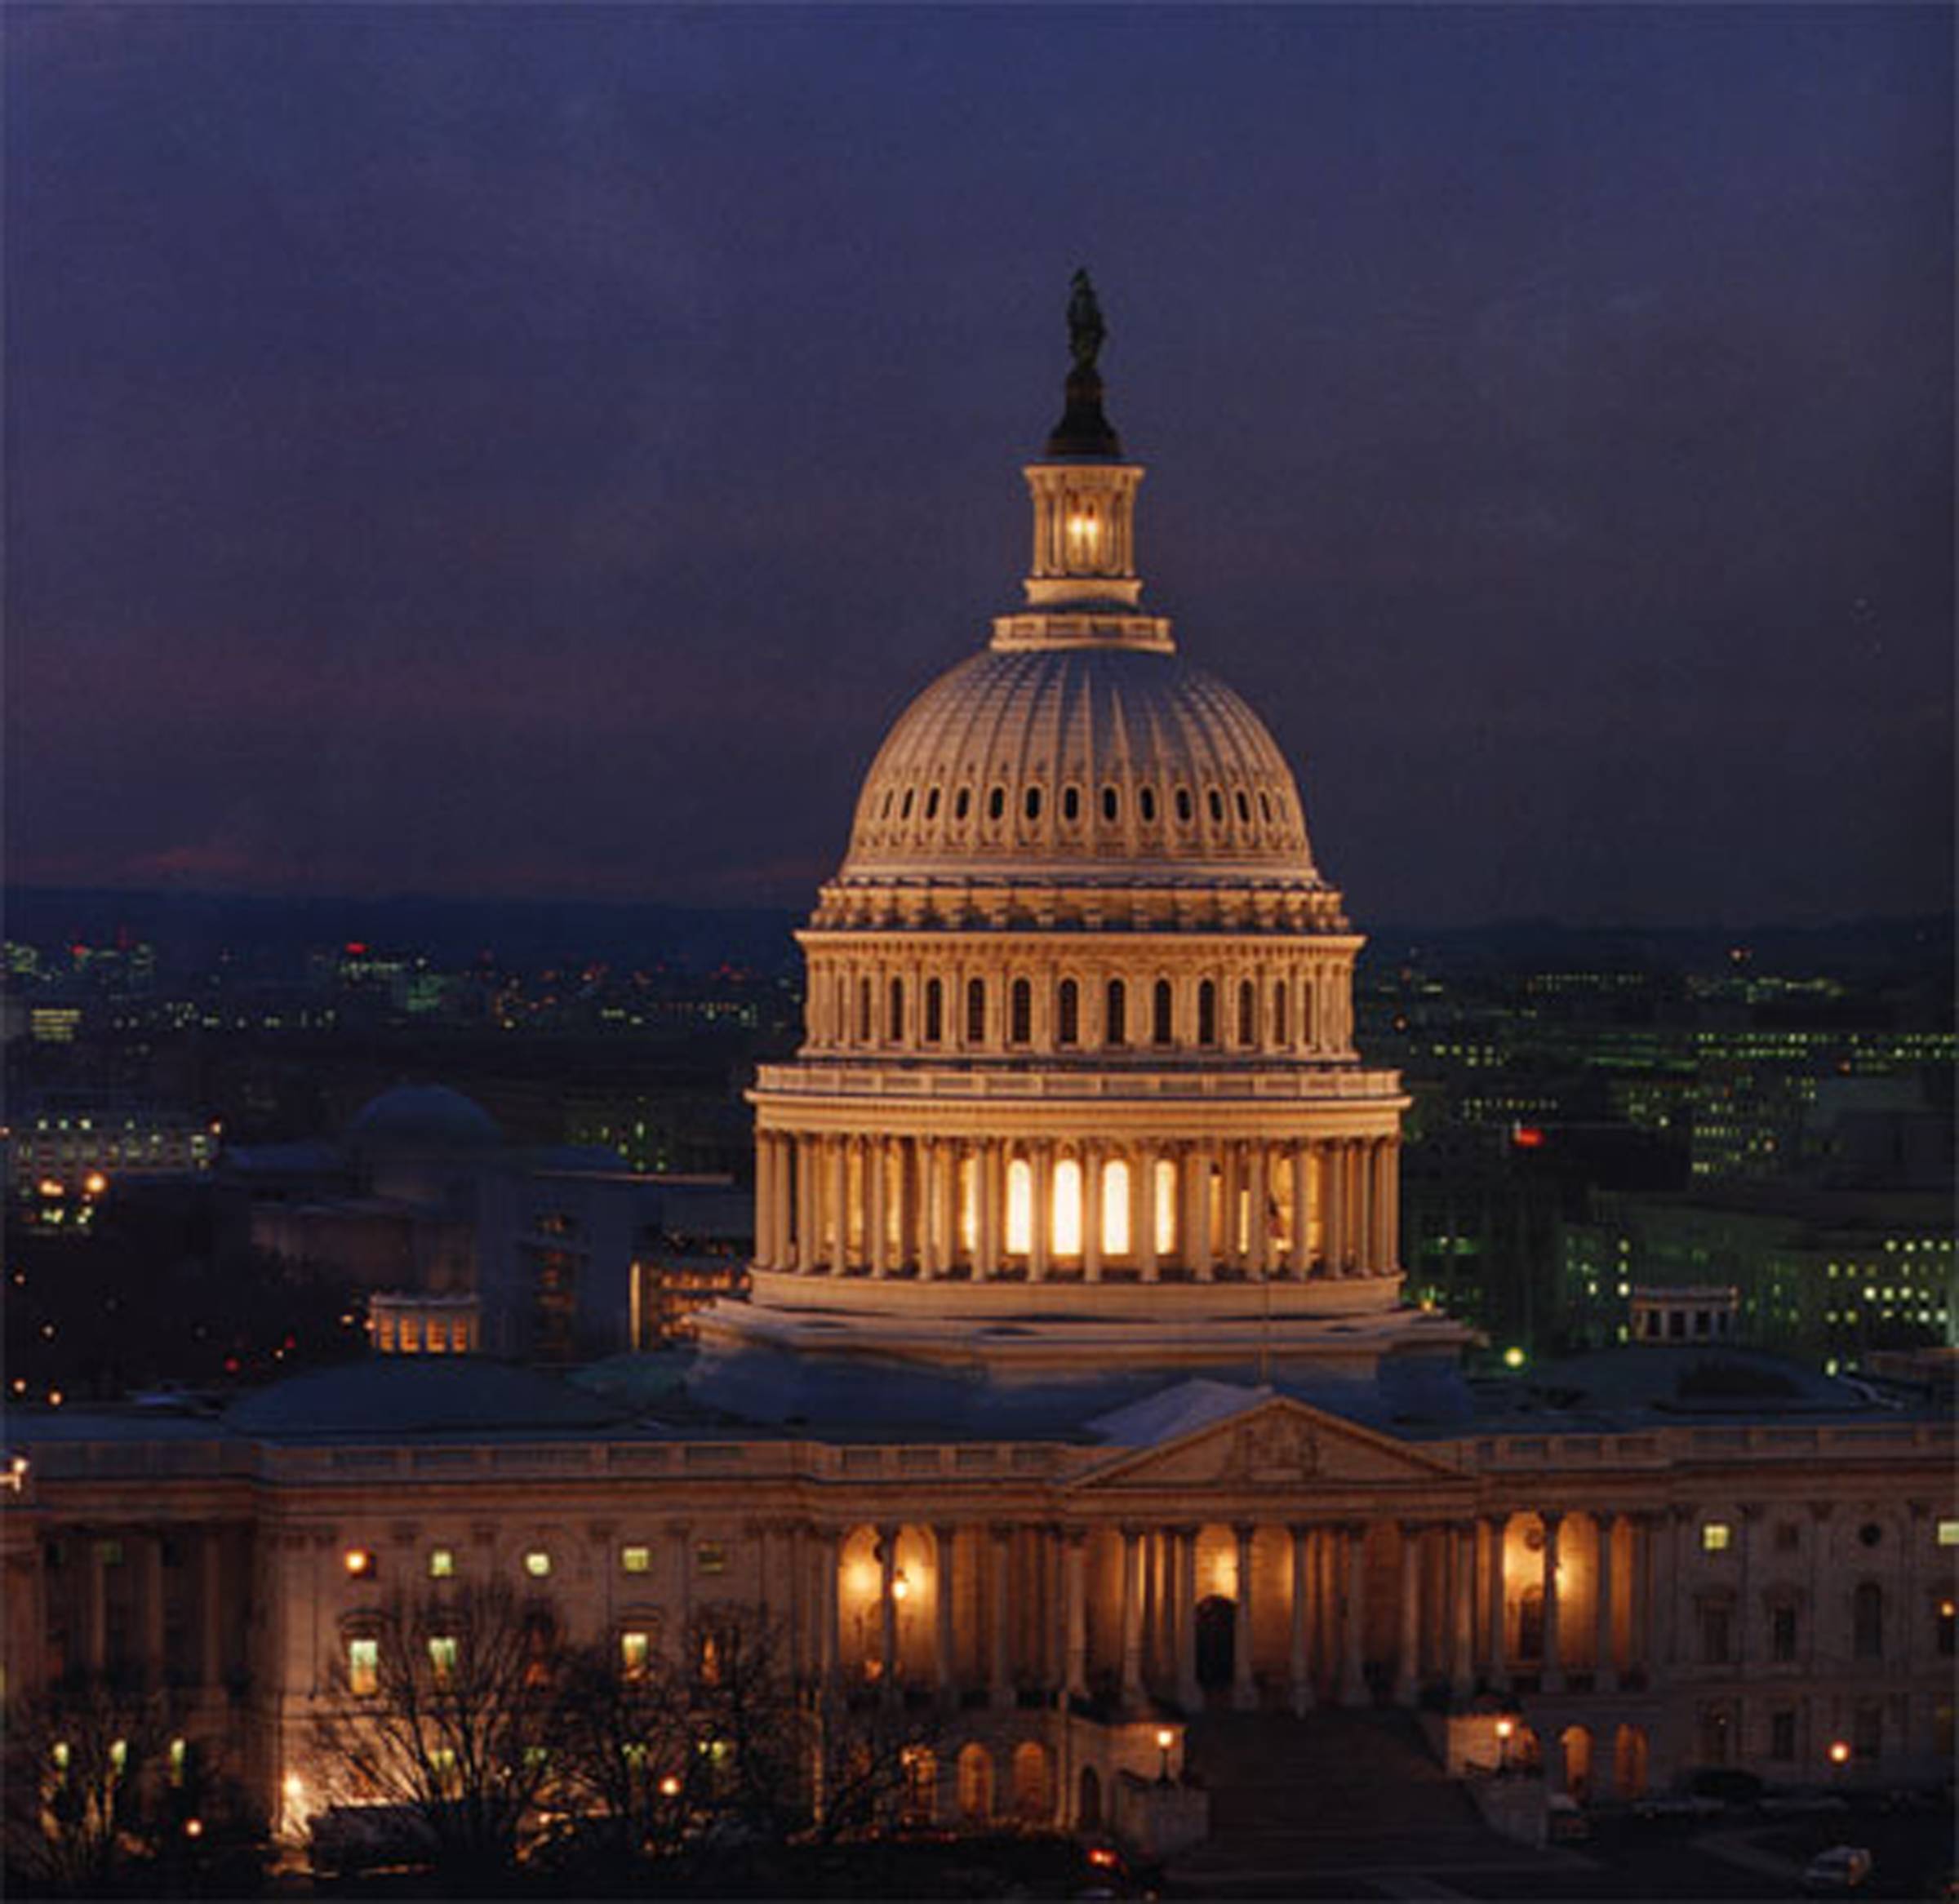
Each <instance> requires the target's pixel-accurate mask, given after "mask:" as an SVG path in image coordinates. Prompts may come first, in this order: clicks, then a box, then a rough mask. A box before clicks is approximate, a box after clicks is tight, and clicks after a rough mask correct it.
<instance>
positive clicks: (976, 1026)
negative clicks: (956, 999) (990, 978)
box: [966, 979, 986, 1045]
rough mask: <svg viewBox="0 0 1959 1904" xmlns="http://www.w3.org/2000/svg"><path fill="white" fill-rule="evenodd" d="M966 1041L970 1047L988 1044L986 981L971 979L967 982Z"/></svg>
mask: <svg viewBox="0 0 1959 1904" xmlns="http://www.w3.org/2000/svg"><path fill="white" fill-rule="evenodd" d="M985 1042H986V981H985V979H967V980H966V1043H967V1044H969V1045H984V1043H985Z"/></svg>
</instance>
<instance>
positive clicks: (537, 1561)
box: [524, 1547, 551, 1580]
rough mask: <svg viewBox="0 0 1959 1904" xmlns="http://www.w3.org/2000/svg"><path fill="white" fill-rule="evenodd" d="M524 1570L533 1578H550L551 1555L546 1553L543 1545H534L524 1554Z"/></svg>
mask: <svg viewBox="0 0 1959 1904" xmlns="http://www.w3.org/2000/svg"><path fill="white" fill-rule="evenodd" d="M524 1571H525V1572H526V1573H528V1574H529V1575H530V1576H531V1578H532V1579H533V1580H544V1579H548V1578H549V1577H550V1573H551V1556H549V1554H548V1553H546V1552H545V1551H544V1549H543V1548H542V1547H532V1548H531V1550H530V1551H528V1552H527V1553H526V1555H525V1556H524Z"/></svg>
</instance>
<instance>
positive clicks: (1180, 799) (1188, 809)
mask: <svg viewBox="0 0 1959 1904" xmlns="http://www.w3.org/2000/svg"><path fill="white" fill-rule="evenodd" d="M1192 813H1193V807H1192V806H1191V800H1190V789H1189V788H1188V787H1179V788H1178V789H1177V821H1178V823H1179V825H1181V826H1186V827H1187V826H1188V825H1189V824H1190V819H1191V814H1192Z"/></svg>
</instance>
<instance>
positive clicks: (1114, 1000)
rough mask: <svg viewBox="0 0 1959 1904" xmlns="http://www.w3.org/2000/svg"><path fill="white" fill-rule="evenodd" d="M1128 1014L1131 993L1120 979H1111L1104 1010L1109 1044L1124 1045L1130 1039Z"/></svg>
mask: <svg viewBox="0 0 1959 1904" xmlns="http://www.w3.org/2000/svg"><path fill="white" fill-rule="evenodd" d="M1128 1014H1129V994H1128V992H1126V991H1125V990H1124V988H1123V985H1122V980H1121V979H1110V980H1109V982H1108V998H1107V1000H1106V1001H1104V1006H1103V1012H1102V1019H1103V1030H1104V1036H1105V1038H1106V1040H1107V1041H1108V1043H1109V1044H1111V1045H1122V1044H1126V1042H1127V1041H1128V1039H1129V1025H1128V1022H1127V1021H1128Z"/></svg>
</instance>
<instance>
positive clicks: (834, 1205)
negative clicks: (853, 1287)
mask: <svg viewBox="0 0 1959 1904" xmlns="http://www.w3.org/2000/svg"><path fill="white" fill-rule="evenodd" d="M827 1142H828V1145H829V1152H830V1154H829V1158H828V1174H829V1200H830V1214H829V1224H828V1232H827V1237H826V1240H827V1242H828V1249H829V1262H830V1274H831V1275H832V1276H842V1274H843V1272H844V1271H845V1269H846V1267H848V1263H847V1257H848V1249H847V1247H846V1245H848V1242H849V1240H850V1223H851V1217H850V1196H851V1155H850V1151H849V1149H848V1147H846V1143H845V1140H844V1139H843V1138H840V1137H833V1138H828V1140H827Z"/></svg>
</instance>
